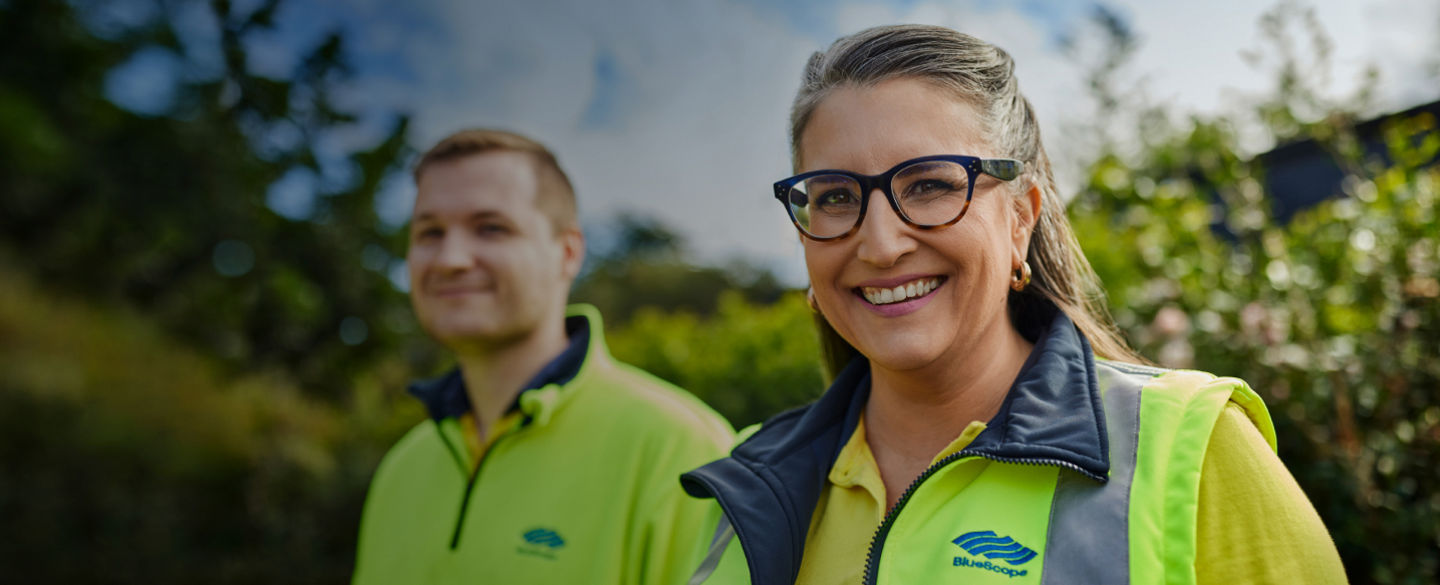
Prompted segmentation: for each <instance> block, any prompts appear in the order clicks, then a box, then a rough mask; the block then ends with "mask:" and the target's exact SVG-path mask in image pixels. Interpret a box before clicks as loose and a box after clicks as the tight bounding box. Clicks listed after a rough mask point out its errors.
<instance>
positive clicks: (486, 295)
mask: <svg viewBox="0 0 1440 585" xmlns="http://www.w3.org/2000/svg"><path fill="white" fill-rule="evenodd" d="M533 164H534V163H533V162H532V161H531V159H530V157H529V155H526V154H523V153H518V152H507V151H499V152H486V153H481V154H477V155H472V156H466V157H462V158H459V159H452V160H447V161H441V162H437V163H433V164H431V165H429V166H427V167H426V168H425V170H424V171H423V172H422V173H421V175H420V177H419V181H418V192H417V194H416V196H415V215H414V219H413V221H412V222H411V226H410V249H409V252H408V253H407V254H406V263H407V264H408V266H409V269H410V300H411V303H412V304H414V306H415V314H416V315H417V316H418V317H419V319H420V324H421V326H423V327H424V328H425V331H426V332H428V333H429V334H430V335H431V336H432V337H434V338H435V339H436V340H437V341H439V342H441V343H442V344H444V345H446V346H448V347H450V348H451V349H461V348H462V347H465V346H471V347H478V348H482V349H483V348H491V347H498V346H504V345H507V344H510V343H514V342H516V341H518V340H521V339H523V338H525V337H527V336H529V335H530V334H531V333H533V332H534V331H535V330H536V328H537V327H539V326H541V325H543V324H546V323H551V322H559V320H560V319H562V318H563V313H564V310H565V299H566V297H567V296H568V294H569V288H570V282H571V281H572V280H573V279H574V278H575V275H576V273H577V272H578V271H579V268H580V261H581V259H582V256H583V254H584V241H583V239H581V236H580V232H579V230H578V229H574V228H571V229H566V230H561V231H560V233H556V229H555V227H554V222H552V221H551V219H550V217H549V216H547V215H546V214H545V213H544V212H542V211H541V210H540V209H539V208H538V207H537V206H536V198H537V195H538V190H537V188H538V186H539V185H538V181H537V177H536V174H535V171H534V166H533Z"/></svg>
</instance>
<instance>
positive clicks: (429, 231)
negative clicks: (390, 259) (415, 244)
mask: <svg viewBox="0 0 1440 585" xmlns="http://www.w3.org/2000/svg"><path fill="white" fill-rule="evenodd" d="M444 235H445V230H442V229H440V228H436V227H428V228H425V229H421V230H416V232H415V236H414V237H415V239H416V240H434V239H438V238H440V237H441V236H444Z"/></svg>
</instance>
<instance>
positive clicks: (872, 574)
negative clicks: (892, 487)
mask: <svg viewBox="0 0 1440 585" xmlns="http://www.w3.org/2000/svg"><path fill="white" fill-rule="evenodd" d="M965 457H980V458H982V459H989V460H991V461H996V462H999V463H1014V464H1019V465H1053V466H1056V467H1063V468H1065V469H1069V470H1072V471H1076V472H1079V473H1081V474H1083V475H1085V476H1086V477H1089V478H1091V479H1094V480H1095V481H1105V478H1103V477H1100V476H1098V475H1096V474H1094V473H1091V472H1089V471H1086V470H1084V469H1081V468H1080V466H1078V465H1075V464H1074V463H1070V462H1068V461H1061V460H1059V459H1046V458H1028V457H1025V458H1015V457H1002V456H999V455H992V454H990V453H984V452H981V451H971V450H968V449H962V450H960V451H958V452H955V453H952V454H950V455H947V456H946V457H945V458H944V459H941V460H939V461H936V462H935V464H934V465H931V466H930V467H929V468H927V469H926V470H925V471H924V472H922V473H921V474H920V475H919V476H918V477H916V478H915V481H912V482H910V486H909V487H907V488H905V492H904V493H903V494H901V495H900V499H899V500H896V501H895V507H893V508H891V509H890V511H889V512H887V513H886V514H885V519H884V520H882V521H881V522H880V526H877V527H876V528H875V535H874V536H872V537H871V538H870V548H869V550H868V551H867V552H866V553H865V578H864V580H863V581H861V582H862V583H864V584H865V585H876V580H877V579H879V569H880V550H881V549H882V548H884V546H885V539H886V538H888V537H889V536H890V528H891V527H892V526H894V525H895V517H896V516H899V515H900V509H901V508H904V507H905V504H906V503H907V502H909V501H910V497H911V496H913V495H915V490H917V489H919V488H920V484H922V483H924V482H925V480H927V479H929V478H930V477H931V476H933V475H935V474H936V473H937V472H939V471H940V469H941V468H943V467H945V466H947V465H949V464H951V463H954V462H956V461H959V460H960V459H963V458H965Z"/></svg>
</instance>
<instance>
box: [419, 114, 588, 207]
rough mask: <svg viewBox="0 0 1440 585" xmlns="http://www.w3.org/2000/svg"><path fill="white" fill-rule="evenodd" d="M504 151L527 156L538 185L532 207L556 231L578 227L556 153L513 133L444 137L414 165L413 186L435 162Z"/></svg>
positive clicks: (566, 179) (567, 181)
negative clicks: (534, 207)
mask: <svg viewBox="0 0 1440 585" xmlns="http://www.w3.org/2000/svg"><path fill="white" fill-rule="evenodd" d="M503 151H508V152H520V153H524V154H528V155H530V159H531V161H532V163H533V165H532V166H533V168H534V169H535V177H536V179H537V181H536V183H537V184H538V187H537V190H538V192H537V193H536V194H535V206H536V207H538V208H539V209H540V211H541V212H543V213H544V214H545V215H548V216H550V220H551V222H552V223H553V224H554V225H555V230H556V232H559V231H560V230H562V229H565V228H569V227H575V226H578V225H579V224H580V218H579V214H578V212H577V211H576V208H575V188H574V187H573V186H571V184H570V177H568V176H566V175H565V171H563V170H561V169H560V162H559V161H558V160H556V159H555V154H554V153H552V152H550V149H548V148H545V145H543V144H540V143H539V142H536V141H534V140H532V139H530V138H527V137H525V136H521V135H519V134H516V133H514V132H507V131H505V130H495V129H489V128H470V129H466V130H461V131H459V132H456V133H454V134H451V135H449V136H446V137H445V138H444V139H442V140H441V141H440V142H438V143H436V144H435V146H432V147H430V150H428V151H426V152H425V154H424V155H421V157H420V160H419V161H418V162H416V163H415V170H414V171H413V175H414V178H415V184H416V185H419V184H420V174H421V173H423V172H425V168H426V167H429V166H430V165H432V164H434V163H438V162H443V161H453V160H458V159H461V158H465V157H467V156H475V155H477V154H484V153H487V152H503Z"/></svg>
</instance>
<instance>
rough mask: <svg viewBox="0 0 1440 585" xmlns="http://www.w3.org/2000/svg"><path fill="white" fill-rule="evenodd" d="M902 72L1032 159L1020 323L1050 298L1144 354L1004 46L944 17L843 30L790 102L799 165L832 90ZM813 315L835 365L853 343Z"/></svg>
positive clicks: (1100, 335)
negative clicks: (1063, 197) (1097, 267)
mask: <svg viewBox="0 0 1440 585" xmlns="http://www.w3.org/2000/svg"><path fill="white" fill-rule="evenodd" d="M897 78H912V79H918V80H922V81H925V82H928V83H931V84H934V85H935V86H937V87H940V88H942V89H946V90H949V91H952V92H954V94H955V95H956V96H957V97H958V98H959V99H962V100H965V101H967V102H968V103H970V104H971V105H973V106H974V107H975V109H976V110H977V111H979V112H980V115H981V122H982V124H983V126H982V127H983V129H984V132H985V135H986V137H987V140H986V142H987V143H988V144H989V145H990V146H991V147H992V148H994V149H995V150H996V152H997V154H998V155H999V156H1005V157H1010V158H1015V159H1019V160H1022V161H1024V162H1025V173H1024V174H1023V175H1022V176H1021V180H1020V181H1016V182H1014V183H1013V184H1014V185H1016V187H1017V188H1016V189H1015V191H1016V192H1017V193H1020V192H1024V191H1026V190H1028V189H1029V188H1031V187H1035V188H1038V189H1039V190H1040V194H1041V205H1040V217H1039V218H1038V219H1037V221H1036V223H1035V228H1034V231H1033V232H1032V234H1031V238H1030V249H1029V251H1028V252H1027V254H1026V257H1027V258H1026V261H1027V262H1029V263H1030V266H1031V269H1032V270H1033V276H1032V280H1031V282H1030V285H1029V286H1027V287H1026V288H1025V290H1024V291H1023V292H1019V293H1016V292H1011V293H1010V300H1009V311H1010V321H1011V323H1012V324H1013V325H1014V327H1015V328H1016V330H1018V331H1019V332H1020V333H1021V334H1023V335H1024V336H1025V337H1027V338H1030V339H1031V340H1033V339H1034V338H1035V337H1036V336H1037V335H1039V329H1040V328H1043V327H1044V326H1045V325H1046V324H1048V323H1049V315H1048V313H1049V306H1051V305H1053V306H1054V307H1056V308H1058V309H1059V310H1061V311H1063V312H1064V313H1065V314H1066V315H1067V316H1069V317H1070V319H1071V320H1072V321H1074V322H1075V325H1076V326H1077V327H1079V328H1080V331H1081V332H1082V333H1083V334H1084V335H1085V337H1086V339H1088V340H1089V341H1090V344H1091V346H1092V347H1093V348H1094V351H1095V353H1096V354H1097V355H1099V356H1101V357H1106V358H1111V359H1128V360H1134V361H1144V360H1143V358H1140V357H1139V356H1138V355H1136V354H1135V352H1134V351H1133V350H1131V349H1130V347H1129V345H1127V344H1126V343H1125V340H1124V339H1123V338H1121V336H1120V334H1119V333H1118V331H1117V330H1116V328H1115V325H1114V322H1113V321H1112V320H1111V318H1110V313H1109V311H1108V310H1107V309H1106V306H1105V302H1104V300H1105V294H1104V291H1103V289H1102V288H1101V287H1100V282H1099V279H1098V278H1097V277H1096V276H1095V271H1094V269H1092V268H1091V267H1090V262H1089V261H1088V260H1086V259H1085V255H1084V253H1083V252H1081V250H1080V244H1079V242H1078V241H1076V239H1075V234H1074V232H1073V231H1072V230H1071V229H1070V221H1069V220H1068V219H1067V218H1066V217H1065V206H1064V204H1063V203H1062V202H1061V201H1060V196H1059V191H1058V189H1057V187H1056V184H1055V176H1054V173H1053V172H1052V171H1051V165H1050V158H1049V157H1048V156H1047V155H1046V154H1045V146H1044V145H1043V144H1042V143H1041V141H1040V123H1039V122H1038V121H1037V119H1036V117H1035V109H1034V108H1033V107H1031V105H1030V101H1029V100H1027V99H1025V96H1024V95H1022V94H1021V93H1020V84H1019V81H1018V80H1016V78H1015V61H1014V60H1013V59H1011V58H1010V55H1009V54H1008V53H1006V52H1005V51H1004V50H1002V49H1001V48H999V47H996V46H994V45H991V44H990V43H987V42H985V41H982V40H980V39H977V38H975V37H972V36H970V35H967V34H964V33H960V32H956V31H954V30H951V29H948V28H944V27H938V26H924V25H897V26H879V27H875V28H869V29H866V30H863V31H860V32H858V33H855V34H853V35H850V36H847V37H842V38H840V39H839V40H836V41H835V42H834V43H833V44H831V45H830V48H829V49H827V50H825V51H824V52H821V53H815V54H814V55H811V57H810V61H809V62H808V63H806V65H805V73H804V76H803V78H802V79H801V82H800V91H799V92H798V93H797V94H796V95H795V103H794V105H793V106H792V108H791V110H790V148H791V157H792V162H793V164H794V166H795V168H796V171H797V172H798V171H799V169H800V166H801V164H802V161H801V150H802V148H801V146H802V145H801V139H802V137H803V136H804V133H805V127H806V125H807V124H808V123H809V122H810V117H811V115H812V114H814V112H815V108H816V107H818V106H819V105H820V103H821V102H822V101H824V100H825V98H826V97H828V96H829V95H830V93H831V92H833V91H835V90H836V89H838V88H843V87H856V86H858V87H870V86H874V85H876V84H879V83H881V82H883V81H887V80H891V79H897ZM1018 203H1019V199H1018V198H1017V204H1018ZM1046 301H1048V302H1046ZM816 322H817V324H819V325H820V328H821V341H822V345H824V346H825V352H826V368H827V370H828V371H829V372H830V373H831V374H832V375H833V374H834V373H836V372H838V371H839V368H840V367H843V366H844V362H845V361H846V360H848V358H849V357H850V356H853V355H854V353H855V350H854V348H852V347H850V346H849V344H848V343H845V342H844V340H843V339H840V338H839V336H838V334H836V333H835V332H834V330H833V328H831V327H830V326H829V323H828V322H825V320H824V318H823V315H821V316H818V317H817V320H816Z"/></svg>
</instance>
